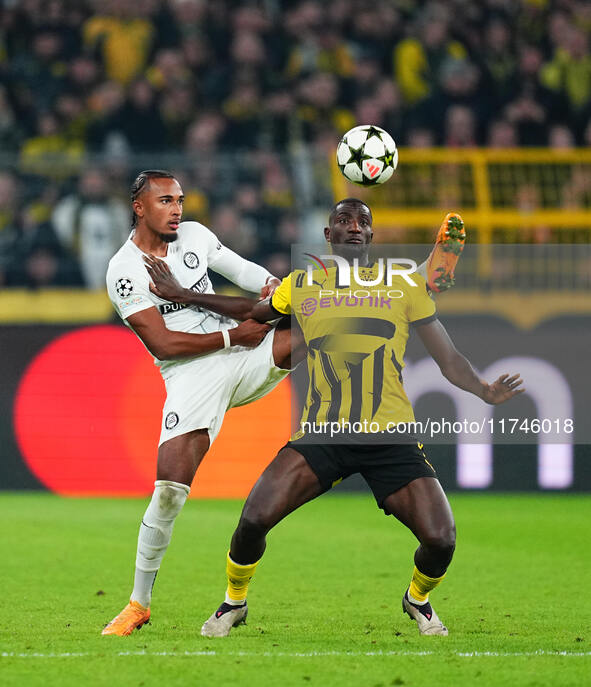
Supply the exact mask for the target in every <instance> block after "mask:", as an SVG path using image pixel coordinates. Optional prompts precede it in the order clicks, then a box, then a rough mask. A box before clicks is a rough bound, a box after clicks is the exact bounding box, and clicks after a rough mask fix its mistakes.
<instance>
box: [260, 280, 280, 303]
mask: <svg viewBox="0 0 591 687" xmlns="http://www.w3.org/2000/svg"><path fill="white" fill-rule="evenodd" d="M279 284H281V279H277V277H271V279H269V281H268V282H267V283H266V284H265V285H264V286H263V288H262V289H261V295H260V296H259V301H264V300H265V298H270V297H271V296H272V295H273V293H274V292H275V289H276V288H277V287H278V286H279Z"/></svg>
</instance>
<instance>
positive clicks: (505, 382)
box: [482, 374, 525, 406]
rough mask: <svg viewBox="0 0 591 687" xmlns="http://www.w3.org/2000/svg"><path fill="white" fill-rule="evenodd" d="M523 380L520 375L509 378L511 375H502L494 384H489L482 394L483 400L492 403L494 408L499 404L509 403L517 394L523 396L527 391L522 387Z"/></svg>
mask: <svg viewBox="0 0 591 687" xmlns="http://www.w3.org/2000/svg"><path fill="white" fill-rule="evenodd" d="M522 384H523V379H521V377H520V376H519V374H516V375H513V376H512V377H509V375H508V374H507V375H501V376H500V377H499V378H498V379H496V380H495V381H494V382H493V383H492V384H489V385H488V386H487V387H486V388H485V390H484V393H483V394H482V400H483V401H486V402H487V403H490V404H491V405H493V406H496V405H498V404H499V403H504V402H505V401H508V400H509V399H510V398H513V396H517V394H522V393H523V392H524V391H525V389H524V388H523V387H522V386H521V385H522Z"/></svg>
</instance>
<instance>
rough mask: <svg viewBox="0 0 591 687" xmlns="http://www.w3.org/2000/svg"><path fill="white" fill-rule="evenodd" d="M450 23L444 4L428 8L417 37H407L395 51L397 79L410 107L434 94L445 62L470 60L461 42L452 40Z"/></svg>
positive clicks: (428, 6)
mask: <svg viewBox="0 0 591 687" xmlns="http://www.w3.org/2000/svg"><path fill="white" fill-rule="evenodd" d="M449 21H450V18H449V10H448V9H447V8H446V7H445V6H444V5H441V4H437V3H434V2H432V3H429V4H427V5H425V6H424V8H423V9H422V10H421V12H420V14H419V16H418V18H417V20H416V24H415V28H416V37H409V38H405V39H404V40H402V41H401V42H400V43H399V44H398V45H397V46H396V48H395V50H394V78H395V80H396V82H397V83H398V85H399V86H400V90H401V91H402V96H403V98H404V100H405V102H406V103H408V104H409V105H414V104H416V103H419V102H421V101H422V100H425V99H426V98H428V97H429V96H430V95H432V94H433V93H434V91H435V87H436V83H437V81H438V78H439V69H440V67H441V65H442V63H443V62H444V61H445V60H447V59H448V58H452V59H456V60H462V59H465V58H466V57H467V51H466V48H465V47H464V46H463V45H462V43H460V42H459V41H457V40H453V39H452V38H451V37H450V34H449Z"/></svg>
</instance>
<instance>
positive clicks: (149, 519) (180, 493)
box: [131, 480, 190, 608]
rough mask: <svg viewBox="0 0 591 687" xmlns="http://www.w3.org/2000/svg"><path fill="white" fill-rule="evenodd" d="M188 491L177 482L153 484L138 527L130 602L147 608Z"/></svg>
mask: <svg viewBox="0 0 591 687" xmlns="http://www.w3.org/2000/svg"><path fill="white" fill-rule="evenodd" d="M189 491H190V489H189V487H188V486H187V485H186V484H181V483H180V482H169V481H167V480H157V481H156V482H154V493H153V494H152V500H151V501H150V504H149V506H148V508H147V510H146V512H145V513H144V517H143V518H142V524H141V525H140V532H139V536H138V542H137V556H136V560H135V578H134V582H133V592H132V593H131V599H132V600H133V601H137V602H138V603H140V604H141V605H142V606H144V607H146V608H147V607H148V606H149V605H150V600H151V598H152V587H153V586H154V581H155V579H156V575H157V573H158V569H159V568H160V563H162V559H163V558H164V554H165V553H166V549H167V548H168V544H169V543H170V538H171V536H172V528H173V525H174V520H175V518H176V516H177V515H178V514H179V513H180V512H181V508H182V507H183V506H184V504H185V501H186V500H187V496H188V495H189Z"/></svg>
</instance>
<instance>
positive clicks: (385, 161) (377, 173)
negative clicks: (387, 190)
mask: <svg viewBox="0 0 591 687" xmlns="http://www.w3.org/2000/svg"><path fill="white" fill-rule="evenodd" d="M337 164H338V166H339V169H340V170H341V172H342V173H343V176H344V177H345V178H346V179H348V180H349V181H352V182H353V183H354V184H359V185H360V186H375V185H376V184H383V183H384V182H385V181H388V179H389V178H390V177H391V176H392V174H394V170H395V169H396V166H397V165H398V149H397V148H396V143H394V139H393V138H392V136H390V134H389V133H388V132H387V131H384V130H383V129H381V128H380V127H379V126H372V125H370V124H364V125H363V126H356V127H355V128H354V129H350V130H349V131H347V133H346V134H345V135H344V136H343V138H341V140H340V141H339V144H338V146H337Z"/></svg>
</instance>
